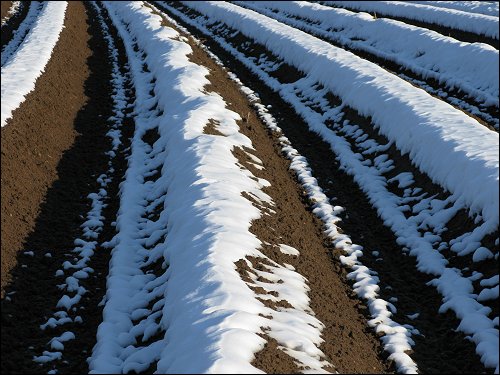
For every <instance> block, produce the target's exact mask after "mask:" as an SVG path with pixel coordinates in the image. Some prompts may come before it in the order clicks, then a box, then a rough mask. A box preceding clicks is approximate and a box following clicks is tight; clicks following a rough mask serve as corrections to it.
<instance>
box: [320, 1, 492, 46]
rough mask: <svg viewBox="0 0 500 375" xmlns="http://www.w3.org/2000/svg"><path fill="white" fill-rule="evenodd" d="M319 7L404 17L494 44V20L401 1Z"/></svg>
mask: <svg viewBox="0 0 500 375" xmlns="http://www.w3.org/2000/svg"><path fill="white" fill-rule="evenodd" d="M322 3H323V4H328V5H333V6H339V7H347V8H351V9H356V10H359V11H362V12H370V13H373V12H375V13H376V14H377V17H383V16H392V17H404V18H408V19H411V20H416V21H422V22H427V23H434V24H437V25H441V26H446V27H450V28H452V29H456V30H462V31H467V32H470V33H474V34H479V35H486V36H488V37H490V38H494V39H497V40H498V34H499V32H498V17H494V16H487V15H484V14H477V13H468V12H463V11H460V10H454V9H445V8H438V7H434V6H431V5H422V4H413V3H410V2H403V1H323V2H322Z"/></svg>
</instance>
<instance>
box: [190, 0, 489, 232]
mask: <svg viewBox="0 0 500 375" xmlns="http://www.w3.org/2000/svg"><path fill="white" fill-rule="evenodd" d="M185 3H186V4H188V5H189V6H190V7H191V8H193V9H196V10H197V11H199V12H201V13H203V14H205V15H207V16H208V17H211V18H213V19H214V20H219V21H222V22H224V23H226V24H227V25H229V26H230V27H233V28H235V29H237V30H240V31H241V32H242V33H243V34H245V35H247V36H248V37H250V38H252V39H255V40H256V41H257V42H258V43H261V44H263V45H265V46H266V47H267V48H268V49H270V50H271V51H272V52H273V53H275V54H276V55H278V56H279V57H281V58H283V59H284V60H285V61H287V62H288V63H289V64H291V65H293V66H295V67H296V68H298V69H299V70H301V71H303V72H305V73H306V74H307V75H308V76H309V77H311V78H312V79H314V80H315V81H317V82H320V83H322V84H323V85H324V86H325V87H327V88H328V89H330V90H331V91H332V93H334V94H335V95H337V96H339V97H340V98H341V99H342V100H343V102H344V103H345V104H346V105H349V106H351V107H352V108H354V109H356V110H357V111H358V112H359V113H361V114H362V115H363V116H366V117H371V118H372V122H373V123H374V124H375V126H377V127H379V131H380V133H382V134H383V135H384V136H386V137H387V138H388V139H389V140H391V141H393V142H394V143H395V145H396V146H397V148H398V149H399V150H401V152H402V153H403V154H406V153H408V154H409V156H410V159H411V160H412V162H413V163H414V164H415V165H416V166H418V168H419V169H420V170H421V171H422V172H424V173H426V174H427V175H428V176H429V177H430V178H431V179H432V180H433V181H434V182H435V183H438V184H440V185H441V186H442V187H444V188H445V189H447V190H448V191H450V192H451V193H453V194H454V195H455V196H456V197H457V198H458V199H459V200H460V201H462V202H463V203H464V204H465V206H467V207H469V208H470V210H471V212H472V213H481V214H482V217H483V218H484V220H485V221H486V222H488V223H489V227H490V228H491V230H494V228H496V227H497V226H498V223H499V208H498V202H499V198H498V190H499V189H498V181H499V171H498V166H499V161H498V160H499V157H498V153H499V151H498V146H499V138H498V133H495V132H493V131H490V130H488V129H486V128H485V127H484V126H482V125H480V124H479V123H478V122H477V121H475V120H473V119H472V118H470V117H469V116H467V115H465V114H464V113H462V112H461V111H458V110H456V109H454V108H453V107H452V106H450V105H448V104H446V103H444V102H441V101H439V100H437V99H435V98H433V97H432V96H430V95H429V94H427V93H425V92H424V91H422V90H419V89H416V88H415V87H413V86H412V85H411V84H409V83H407V82H405V81H403V80H401V79H400V78H397V77H395V76H394V75H392V74H390V73H388V72H386V71H385V70H384V69H382V68H380V67H378V66H376V65H375V64H373V63H370V62H368V61H366V60H363V59H360V58H359V57H357V56H355V55H353V54H352V53H349V52H346V51H344V50H342V49H339V48H335V47H332V46H331V45H330V44H328V43H326V42H323V41H321V40H318V39H317V38H314V37H312V36H311V35H308V34H306V33H304V32H302V31H299V30H296V29H293V28H291V27H289V26H286V25H284V24H281V23H279V22H277V21H275V20H272V19H270V18H268V17H266V16H263V15H260V14H258V13H256V12H253V11H251V10H246V9H242V8H241V7H238V6H236V5H233V4H227V3H218V2H203V3H201V2H200V3H198V2H185ZM304 56H307V58H304Z"/></svg>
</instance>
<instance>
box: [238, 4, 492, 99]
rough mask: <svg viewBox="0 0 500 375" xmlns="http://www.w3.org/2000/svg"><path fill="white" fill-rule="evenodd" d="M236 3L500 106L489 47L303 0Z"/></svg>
mask: <svg viewBox="0 0 500 375" xmlns="http://www.w3.org/2000/svg"><path fill="white" fill-rule="evenodd" d="M236 3H237V4H241V5H244V6H245V7H249V8H251V9H254V10H256V11H258V12H260V13H263V14H265V15H266V16H268V17H271V18H275V19H277V20H279V21H281V22H284V23H286V24H289V25H291V26H296V27H299V28H301V29H303V30H305V31H308V32H312V33H315V34H317V35H319V36H321V37H325V38H328V39H333V40H335V41H336V42H338V43H341V44H342V45H346V46H348V47H350V48H355V49H357V50H362V51H367V52H369V53H372V54H374V55H376V56H378V57H380V58H382V59H387V60H390V61H394V62H396V63H397V64H399V65H401V66H403V67H405V68H407V69H409V70H411V71H413V72H414V73H416V74H418V75H419V76H421V77H423V78H424V79H435V80H437V81H438V82H440V83H442V84H445V85H446V86H447V87H449V88H458V89H460V90H462V91H464V92H466V93H467V94H469V95H470V96H471V97H474V98H475V99H476V100H479V101H484V103H485V105H496V106H497V107H498V93H499V89H498V82H499V76H498V74H499V73H498V71H499V62H498V61H499V58H498V50H496V49H495V48H493V47H492V46H490V45H487V44H483V43H464V42H460V41H458V40H456V39H453V38H450V37H447V36H444V35H441V34H439V33H437V32H435V31H432V30H427V29H424V28H420V27H416V26H412V25H408V24H405V23H403V22H399V21H394V20H390V19H384V18H378V19H374V18H373V17H371V16H369V15H367V14H365V13H354V12H350V11H347V10H345V9H337V8H331V7H327V6H322V5H319V4H313V3H308V2H304V1H294V2H291V1H290V2H289V1H287V2H276V1H272V2H269V1H259V2H236ZM272 10H278V11H279V12H280V13H274V12H273V11H272ZM290 15H291V16H300V17H304V18H307V19H309V20H311V21H313V22H315V23H314V24H310V23H306V22H304V21H302V20H297V19H294V18H290Z"/></svg>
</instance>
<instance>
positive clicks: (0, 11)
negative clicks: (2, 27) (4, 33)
mask: <svg viewBox="0 0 500 375" xmlns="http://www.w3.org/2000/svg"><path fill="white" fill-rule="evenodd" d="M11 5H12V1H2V5H1V8H0V19H2V20H3V19H4V18H5V16H6V15H7V12H8V11H9V9H10V6H11Z"/></svg>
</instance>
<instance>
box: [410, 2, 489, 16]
mask: <svg viewBox="0 0 500 375" xmlns="http://www.w3.org/2000/svg"><path fill="white" fill-rule="evenodd" d="M411 3H416V4H423V5H430V6H433V7H439V8H447V9H456V10H461V11H464V12H470V13H479V14H485V15H487V16H496V17H498V1H413V0H412V1H411Z"/></svg>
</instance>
